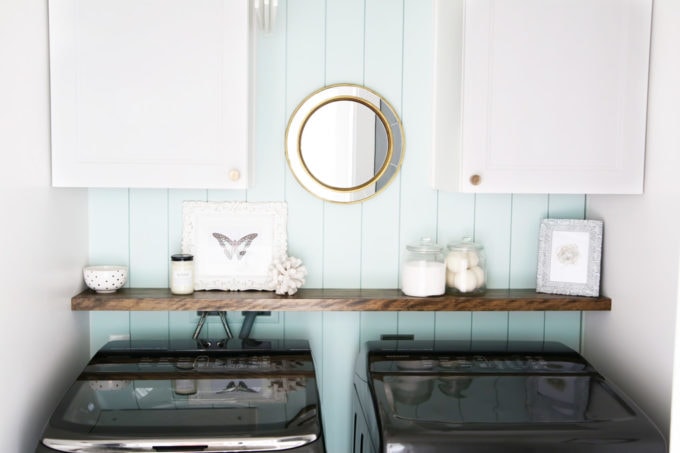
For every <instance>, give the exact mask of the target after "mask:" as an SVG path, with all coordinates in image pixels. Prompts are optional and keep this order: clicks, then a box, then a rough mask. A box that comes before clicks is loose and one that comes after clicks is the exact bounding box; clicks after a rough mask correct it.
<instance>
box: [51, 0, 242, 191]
mask: <svg viewBox="0 0 680 453" xmlns="http://www.w3.org/2000/svg"><path fill="white" fill-rule="evenodd" d="M248 5H249V2H248V1H244V0H144V1H139V0H50V2H49V21H50V24H49V25H50V33H49V36H50V71H51V74H50V81H51V102H52V105H51V109H52V112H51V115H52V183H53V185H54V186H70V187H168V188H176V187H186V188H189V187H193V188H244V187H246V186H247V184H248V173H249V165H248V163H249V146H250V124H251V112H250V102H249V101H250V98H251V93H250V91H251V90H250V80H251V64H250V61H251V59H250V53H251V52H250V47H251V38H250V33H251V31H250V29H251V27H250V13H249V7H248Z"/></svg>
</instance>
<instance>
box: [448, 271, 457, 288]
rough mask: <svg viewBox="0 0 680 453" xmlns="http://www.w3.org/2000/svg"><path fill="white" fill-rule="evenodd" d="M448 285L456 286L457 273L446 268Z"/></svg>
mask: <svg viewBox="0 0 680 453" xmlns="http://www.w3.org/2000/svg"><path fill="white" fill-rule="evenodd" d="M446 286H448V287H449V288H453V287H454V286H456V273H455V272H453V271H451V270H449V269H446Z"/></svg>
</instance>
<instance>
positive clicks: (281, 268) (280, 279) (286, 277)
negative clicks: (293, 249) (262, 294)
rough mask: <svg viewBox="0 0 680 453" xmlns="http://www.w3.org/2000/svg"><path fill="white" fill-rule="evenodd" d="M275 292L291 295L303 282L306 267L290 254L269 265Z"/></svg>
mask: <svg viewBox="0 0 680 453" xmlns="http://www.w3.org/2000/svg"><path fill="white" fill-rule="evenodd" d="M270 271H271V274H272V279H273V286H274V291H276V294H289V295H293V294H295V293H296V292H297V290H298V288H300V287H301V286H302V285H304V284H305V276H306V275H307V268H306V267H305V266H304V265H303V264H302V260H301V259H299V258H295V257H292V256H286V257H284V258H281V259H280V260H278V261H274V263H272V265H271V267H270Z"/></svg>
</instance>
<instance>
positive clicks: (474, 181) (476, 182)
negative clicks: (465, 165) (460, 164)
mask: <svg viewBox="0 0 680 453" xmlns="http://www.w3.org/2000/svg"><path fill="white" fill-rule="evenodd" d="M481 182H482V177H481V176H479V175H472V176H470V184H472V185H473V186H478V185H479V184H481Z"/></svg>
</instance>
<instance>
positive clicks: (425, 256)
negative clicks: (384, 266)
mask: <svg viewBox="0 0 680 453" xmlns="http://www.w3.org/2000/svg"><path fill="white" fill-rule="evenodd" d="M442 250H443V247H442V246H440V245H439V244H436V243H435V242H434V241H433V240H432V239H431V238H428V237H424V238H421V239H420V241H419V242H416V243H414V244H408V245H407V246H406V253H405V254H404V259H403V262H402V267H401V290H402V292H403V293H404V294H406V295H407V296H416V297H427V296H440V295H442V294H444V293H445V292H446V266H445V264H444V254H443V252H442Z"/></svg>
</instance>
